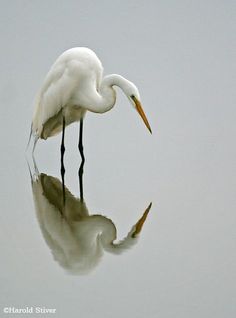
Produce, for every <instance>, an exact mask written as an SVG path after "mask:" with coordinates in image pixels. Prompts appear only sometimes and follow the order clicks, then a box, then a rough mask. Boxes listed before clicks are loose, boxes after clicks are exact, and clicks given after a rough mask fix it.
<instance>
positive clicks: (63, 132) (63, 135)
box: [61, 116, 66, 203]
mask: <svg viewBox="0 0 236 318" xmlns="http://www.w3.org/2000/svg"><path fill="white" fill-rule="evenodd" d="M65 126H66V123H65V117H64V116H63V121H62V138H61V179H62V191H63V202H64V203H65V166H64V153H65V144H64V140H65Z"/></svg>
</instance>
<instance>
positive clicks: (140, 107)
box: [133, 97, 152, 134]
mask: <svg viewBox="0 0 236 318" xmlns="http://www.w3.org/2000/svg"><path fill="white" fill-rule="evenodd" d="M133 101H134V103H135V106H136V109H137V112H138V113H139V115H140V116H141V118H142V120H143V122H144V124H145V125H146V127H147V129H148V130H149V131H150V133H151V134H152V130H151V127H150V125H149V122H148V120H147V117H146V115H145V113H144V111H143V108H142V105H141V103H140V101H139V100H138V99H137V98H136V97H133Z"/></svg>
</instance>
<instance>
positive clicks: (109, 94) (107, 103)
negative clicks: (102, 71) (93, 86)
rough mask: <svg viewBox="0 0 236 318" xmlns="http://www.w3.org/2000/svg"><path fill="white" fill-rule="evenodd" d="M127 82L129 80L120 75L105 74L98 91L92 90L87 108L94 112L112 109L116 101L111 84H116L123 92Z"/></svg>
mask: <svg viewBox="0 0 236 318" xmlns="http://www.w3.org/2000/svg"><path fill="white" fill-rule="evenodd" d="M128 83H130V82H129V81H128V80H127V79H125V78H124V77H122V76H121V75H117V74H110V75H107V76H105V77H104V78H103V80H102V82H101V85H100V87H99V88H98V91H97V90H96V91H94V92H93V94H92V98H91V99H92V100H91V101H90V105H89V106H88V110H90V111H91V112H94V113H105V112H107V111H109V110H110V109H112V107H113V106H114V105H115V102H116V91H115V90H114V88H113V86H118V87H119V88H120V89H121V90H122V91H123V92H124V93H125V88H126V87H127V86H128Z"/></svg>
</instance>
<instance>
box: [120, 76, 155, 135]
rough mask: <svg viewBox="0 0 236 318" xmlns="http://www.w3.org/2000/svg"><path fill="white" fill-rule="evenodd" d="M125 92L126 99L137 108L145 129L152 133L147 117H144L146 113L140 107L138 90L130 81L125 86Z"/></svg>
mask: <svg viewBox="0 0 236 318" xmlns="http://www.w3.org/2000/svg"><path fill="white" fill-rule="evenodd" d="M125 94H126V95H127V97H128V99H129V100H130V102H131V104H132V105H133V107H134V108H135V109H136V110H137V112H138V113H139V115H140V116H141V118H142V120H143V122H144V124H145V126H146V127H147V129H148V130H149V131H150V133H152V130H151V127H150V125H149V122H148V120H147V117H146V115H145V113H144V111H143V108H142V104H141V101H140V95H139V91H138V89H137V87H136V86H135V85H134V84H133V83H132V82H129V83H128V85H127V86H126V89H125Z"/></svg>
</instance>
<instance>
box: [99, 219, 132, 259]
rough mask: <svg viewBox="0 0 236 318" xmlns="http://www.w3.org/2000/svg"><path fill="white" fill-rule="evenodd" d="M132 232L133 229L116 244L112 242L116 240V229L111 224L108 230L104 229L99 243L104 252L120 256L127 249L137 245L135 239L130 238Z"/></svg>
mask: <svg viewBox="0 0 236 318" xmlns="http://www.w3.org/2000/svg"><path fill="white" fill-rule="evenodd" d="M109 221H110V220H109ZM110 222H111V223H112V221H110ZM134 230H135V227H133V228H132V229H131V231H130V232H129V233H128V234H127V236H126V237H125V238H123V239H122V240H120V241H118V242H114V241H115V240H116V228H115V225H114V224H113V223H112V226H111V225H110V228H109V230H108V228H106V230H105V232H104V233H102V234H101V242H102V245H103V248H104V250H106V251H107V252H109V253H112V254H121V253H123V252H124V251H126V250H127V249H129V248H131V247H132V246H134V245H135V244H136V243H137V237H132V234H133V233H134Z"/></svg>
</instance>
